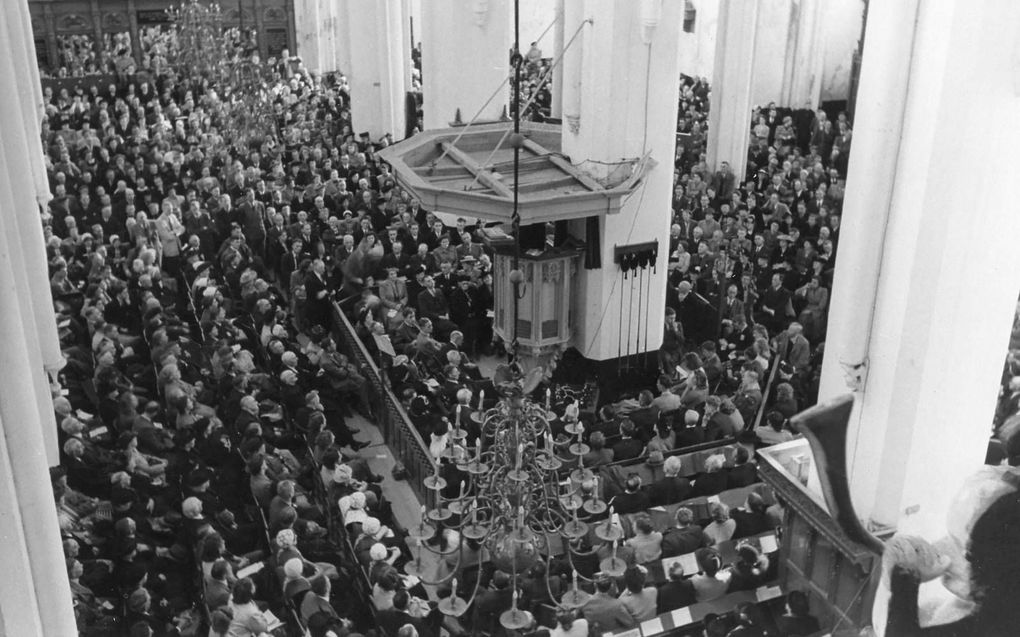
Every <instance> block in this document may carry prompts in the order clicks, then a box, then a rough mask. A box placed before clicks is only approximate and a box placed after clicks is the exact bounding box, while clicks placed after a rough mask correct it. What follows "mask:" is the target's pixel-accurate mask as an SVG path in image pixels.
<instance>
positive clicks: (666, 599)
mask: <svg viewBox="0 0 1020 637" xmlns="http://www.w3.org/2000/svg"><path fill="white" fill-rule="evenodd" d="M696 601H698V600H697V598H696V596H695V593H694V584H692V583H691V581H690V580H688V579H684V567H683V565H682V564H680V562H673V563H672V564H671V565H670V567H669V581H668V582H666V583H665V584H663V585H662V586H660V587H659V596H658V598H657V601H656V609H655V612H656V613H658V614H659V615H662V614H663V613H671V612H673V611H675V610H677V609H678V608H686V607H687V606H690V605H691V604H693V603H695V602H696Z"/></svg>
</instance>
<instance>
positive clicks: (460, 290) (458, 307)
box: [449, 275, 477, 343]
mask: <svg viewBox="0 0 1020 637" xmlns="http://www.w3.org/2000/svg"><path fill="white" fill-rule="evenodd" d="M456 281H457V287H456V288H455V289H454V290H453V291H451V292H450V295H449V299H450V320H451V321H453V322H454V323H456V324H457V327H458V328H460V331H461V332H462V333H463V334H464V340H465V341H466V342H468V343H474V342H475V334H476V332H477V330H476V327H475V309H474V300H473V299H472V294H471V278H470V277H469V276H467V275H458V276H457V277H456Z"/></svg>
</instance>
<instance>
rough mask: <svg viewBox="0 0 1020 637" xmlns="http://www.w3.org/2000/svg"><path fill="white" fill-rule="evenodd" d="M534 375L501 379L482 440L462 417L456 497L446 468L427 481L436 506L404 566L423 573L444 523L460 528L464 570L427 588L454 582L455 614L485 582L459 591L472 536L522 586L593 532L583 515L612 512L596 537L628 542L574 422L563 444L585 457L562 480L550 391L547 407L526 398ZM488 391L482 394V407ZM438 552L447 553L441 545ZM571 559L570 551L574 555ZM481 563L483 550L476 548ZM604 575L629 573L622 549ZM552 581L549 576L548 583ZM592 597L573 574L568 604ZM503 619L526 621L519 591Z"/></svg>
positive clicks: (446, 602)
mask: <svg viewBox="0 0 1020 637" xmlns="http://www.w3.org/2000/svg"><path fill="white" fill-rule="evenodd" d="M538 378H540V377H537V378H534V379H531V380H530V381H528V380H525V379H522V378H521V377H515V378H512V379H509V380H507V381H505V382H502V383H500V385H499V386H498V388H497V390H498V391H499V392H500V394H501V396H502V399H501V400H500V401H498V402H497V403H496V405H495V406H494V407H492V408H490V409H488V410H487V411H484V412H482V411H481V409H480V410H479V412H477V414H478V415H477V420H478V421H480V432H481V436H480V437H479V438H478V439H476V440H474V441H468V440H467V438H468V433H467V431H466V430H465V429H464V428H462V427H461V426H460V421H459V420H457V422H456V426H455V429H454V430H453V432H452V433H451V436H450V437H451V439H452V440H453V444H452V445H451V446H450V447H449V448H448V449H447V450H446V451H445V452H444V454H443V455H444V458H445V459H447V460H448V461H451V462H455V463H456V464H457V467H458V468H459V469H460V470H461V471H462V472H463V473H464V475H465V479H464V480H465V481H464V482H462V483H461V488H460V492H459V494H458V496H457V497H455V498H451V499H447V498H444V497H442V495H441V492H442V490H443V489H445V488H446V487H447V481H446V480H445V479H444V478H443V477H441V476H440V475H439V473H438V470H437V473H436V474H434V475H432V476H430V477H428V478H426V479H425V480H424V484H425V487H426V488H427V489H429V490H431V491H434V492H435V502H437V504H436V505H435V506H434V507H432V508H431V509H428V508H426V507H424V506H423V507H422V517H421V520H420V522H419V523H418V525H416V526H412V528H410V529H408V533H409V534H410V536H411V537H413V538H415V539H416V540H417V541H416V542H415V543H414V544H416V545H417V555H416V556H414V559H412V560H411V561H409V562H408V563H407V564H406V565H405V566H404V569H405V572H406V573H407V574H409V575H415V576H417V577H419V578H422V576H423V574H424V570H425V569H424V567H423V561H422V555H423V553H424V551H433V549H431V548H429V547H428V545H427V544H426V540H429V539H431V538H433V537H435V536H436V534H437V533H439V532H440V528H445V529H453V530H456V531H457V532H458V533H459V534H460V536H461V538H462V543H461V545H460V546H459V547H458V548H456V549H454V551H451V552H450V553H447V554H444V556H448V555H450V554H452V553H453V552H456V553H457V566H456V567H455V568H454V569H453V573H451V574H450V575H448V576H447V577H446V578H444V579H442V580H439V581H436V582H426V583H428V584H442V583H446V582H449V581H451V580H452V586H451V588H452V593H451V595H450V597H447V598H445V599H443V600H441V601H440V603H439V610H440V611H441V612H442V613H444V614H446V615H452V616H460V615H462V614H464V612H465V611H466V610H467V609H468V608H469V607H470V606H471V604H472V602H473V601H474V599H475V597H476V595H477V594H478V588H479V584H478V582H476V584H475V588H474V590H473V591H472V593H471V595H470V596H469V598H468V599H464V598H463V597H460V596H459V595H458V594H457V582H456V579H455V578H454V574H455V573H457V572H458V571H460V570H461V569H462V568H464V567H467V566H473V564H462V563H461V561H462V560H463V559H464V541H465V540H473V541H476V542H479V543H480V544H482V545H483V546H484V547H485V548H486V549H487V550H488V553H489V556H490V559H491V560H492V562H493V565H494V566H495V567H496V568H497V569H499V570H501V571H503V572H505V573H507V574H508V575H509V576H510V579H511V585H512V586H513V587H514V589H513V590H515V591H516V587H517V584H518V580H519V579H520V578H521V577H522V575H523V574H524V573H525V572H526V571H527V570H528V569H530V568H531V567H532V566H534V565H535V563H536V562H537V561H538V560H539V559H540V557H541V555H542V554H543V553H545V554H550V553H552V552H553V551H554V550H555V549H556V548H557V547H556V542H563V541H566V542H570V541H573V540H578V539H580V538H582V537H584V536H585V535H587V534H588V531H589V525H588V524H587V523H585V522H584V521H582V520H581V519H580V514H579V511H584V513H585V517H588V516H599V515H602V514H603V513H606V512H607V510H608V512H609V517H608V519H607V520H606V521H605V522H597V523H595V528H594V533H595V535H596V536H597V537H599V538H600V539H601V540H603V541H605V542H611V543H614V547H615V544H616V543H617V542H619V540H620V539H621V538H622V535H623V531H622V529H620V527H619V526H618V525H616V524H613V523H612V518H613V516H612V509H610V508H609V507H608V505H607V504H606V502H604V501H602V500H600V499H599V495H598V493H599V488H598V479H597V478H596V477H595V474H594V473H593V472H592V471H591V470H590V469H586V468H585V467H584V466H583V463H582V457H583V456H584V454H586V453H588V452H589V451H590V450H591V449H590V447H589V446H588V445H587V444H585V443H584V442H583V441H582V434H583V432H584V427H583V425H581V424H580V423H571V424H568V425H567V426H566V428H565V431H567V432H568V433H569V434H570V435H571V436H572V437H573V436H576V439H575V438H571V440H570V441H567V442H563V443H562V446H565V447H566V450H567V452H568V453H569V454H570V456H572V457H573V458H576V460H577V468H576V469H574V470H573V471H571V472H570V473H569V475H564V476H563V477H564V479H563V480H562V481H561V479H560V478H561V476H560V469H562V468H563V466H564V463H563V461H562V460H561V459H560V458H559V457H558V455H557V453H556V447H557V443H556V442H555V441H554V440H553V435H552V430H551V428H550V426H549V421H550V419H551V418H552V417H553V414H552V412H551V411H549V408H550V407H551V404H550V403H551V396H550V395H549V394H547V396H546V404H545V406H542V405H540V404H538V403H536V402H534V401H532V400H531V399H529V398H528V397H527V394H528V393H529V390H534V387H535V386H537V382H536V381H537V380H538ZM483 400H484V395H483V396H481V397H480V399H479V405H481V403H482V401H483ZM437 552H438V551H437ZM567 554H568V556H569V551H567ZM477 558H478V566H480V565H481V560H482V559H483V552H481V551H479V552H478V553H477ZM601 568H602V571H603V572H607V573H610V574H614V575H622V574H623V571H624V568H625V563H624V561H623V560H622V559H620V558H617V557H616V554H615V548H614V552H613V555H612V556H611V557H609V558H607V559H605V560H603V562H602V564H601ZM547 585H548V581H547ZM589 598H590V595H589V594H588V593H587V592H585V591H583V590H582V589H581V588H580V587H579V586H578V575H577V572H576V570H575V571H573V578H572V585H571V588H570V590H568V591H567V592H566V593H565V594H564V595H563V596H562V598H561V600H560V602H559V605H560V606H561V607H567V608H578V607H580V606H582V605H584V603H585V602H587V601H588V599H589ZM500 622H501V623H502V625H503V626H504V627H505V628H507V629H510V630H515V629H519V628H522V627H523V626H525V625H526V624H527V615H526V614H525V613H524V612H523V611H522V610H521V609H520V608H519V607H518V604H517V597H516V595H514V597H513V603H512V607H511V609H510V610H508V611H506V612H505V613H503V615H502V616H501V617H500Z"/></svg>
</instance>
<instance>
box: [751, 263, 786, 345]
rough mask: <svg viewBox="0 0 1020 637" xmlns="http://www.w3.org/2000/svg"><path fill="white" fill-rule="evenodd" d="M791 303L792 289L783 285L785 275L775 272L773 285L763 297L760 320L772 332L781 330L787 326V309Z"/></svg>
mask: <svg viewBox="0 0 1020 637" xmlns="http://www.w3.org/2000/svg"><path fill="white" fill-rule="evenodd" d="M789 304H790V291H789V290H787V289H786V288H785V287H783V275H782V274H773V275H772V285H771V286H769V288H768V289H767V290H765V293H764V294H762V297H761V313H760V315H759V321H760V322H761V323H764V324H765V325H766V326H767V327H768V328H769V331H770V332H773V333H775V332H779V331H780V330H782V329H783V328H785V327H786V321H787V317H786V311H787V306H788V305H789Z"/></svg>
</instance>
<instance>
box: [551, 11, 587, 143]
mask: <svg viewBox="0 0 1020 637" xmlns="http://www.w3.org/2000/svg"><path fill="white" fill-rule="evenodd" d="M589 17H590V14H589V12H588V10H587V3H585V2H567V1H566V0H564V6H563V46H564V47H565V46H567V42H568V41H569V40H570V38H574V34H575V33H577V37H576V38H574V42H573V44H571V45H570V47H569V48H568V49H566V50H565V51H564V52H563V61H562V62H560V68H562V69H563V72H562V75H561V79H560V87H561V88H560V94H561V97H560V98H559V103H560V112H561V117H562V118H563V130H564V132H570V133H571V134H573V135H577V134H578V133H579V132H580V120H581V84H582V82H583V81H584V51H585V48H586V44H585V42H586V40H587V38H588V37H589V36H590V30H591V27H590V26H582V25H583V24H584V21H585V20H587V19H588V18H589ZM579 28H580V29H581V30H580V32H578V29H579ZM553 99H554V100H555V99H556V97H555V96H553ZM563 140H564V144H566V143H567V137H566V136H564V138H563Z"/></svg>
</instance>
